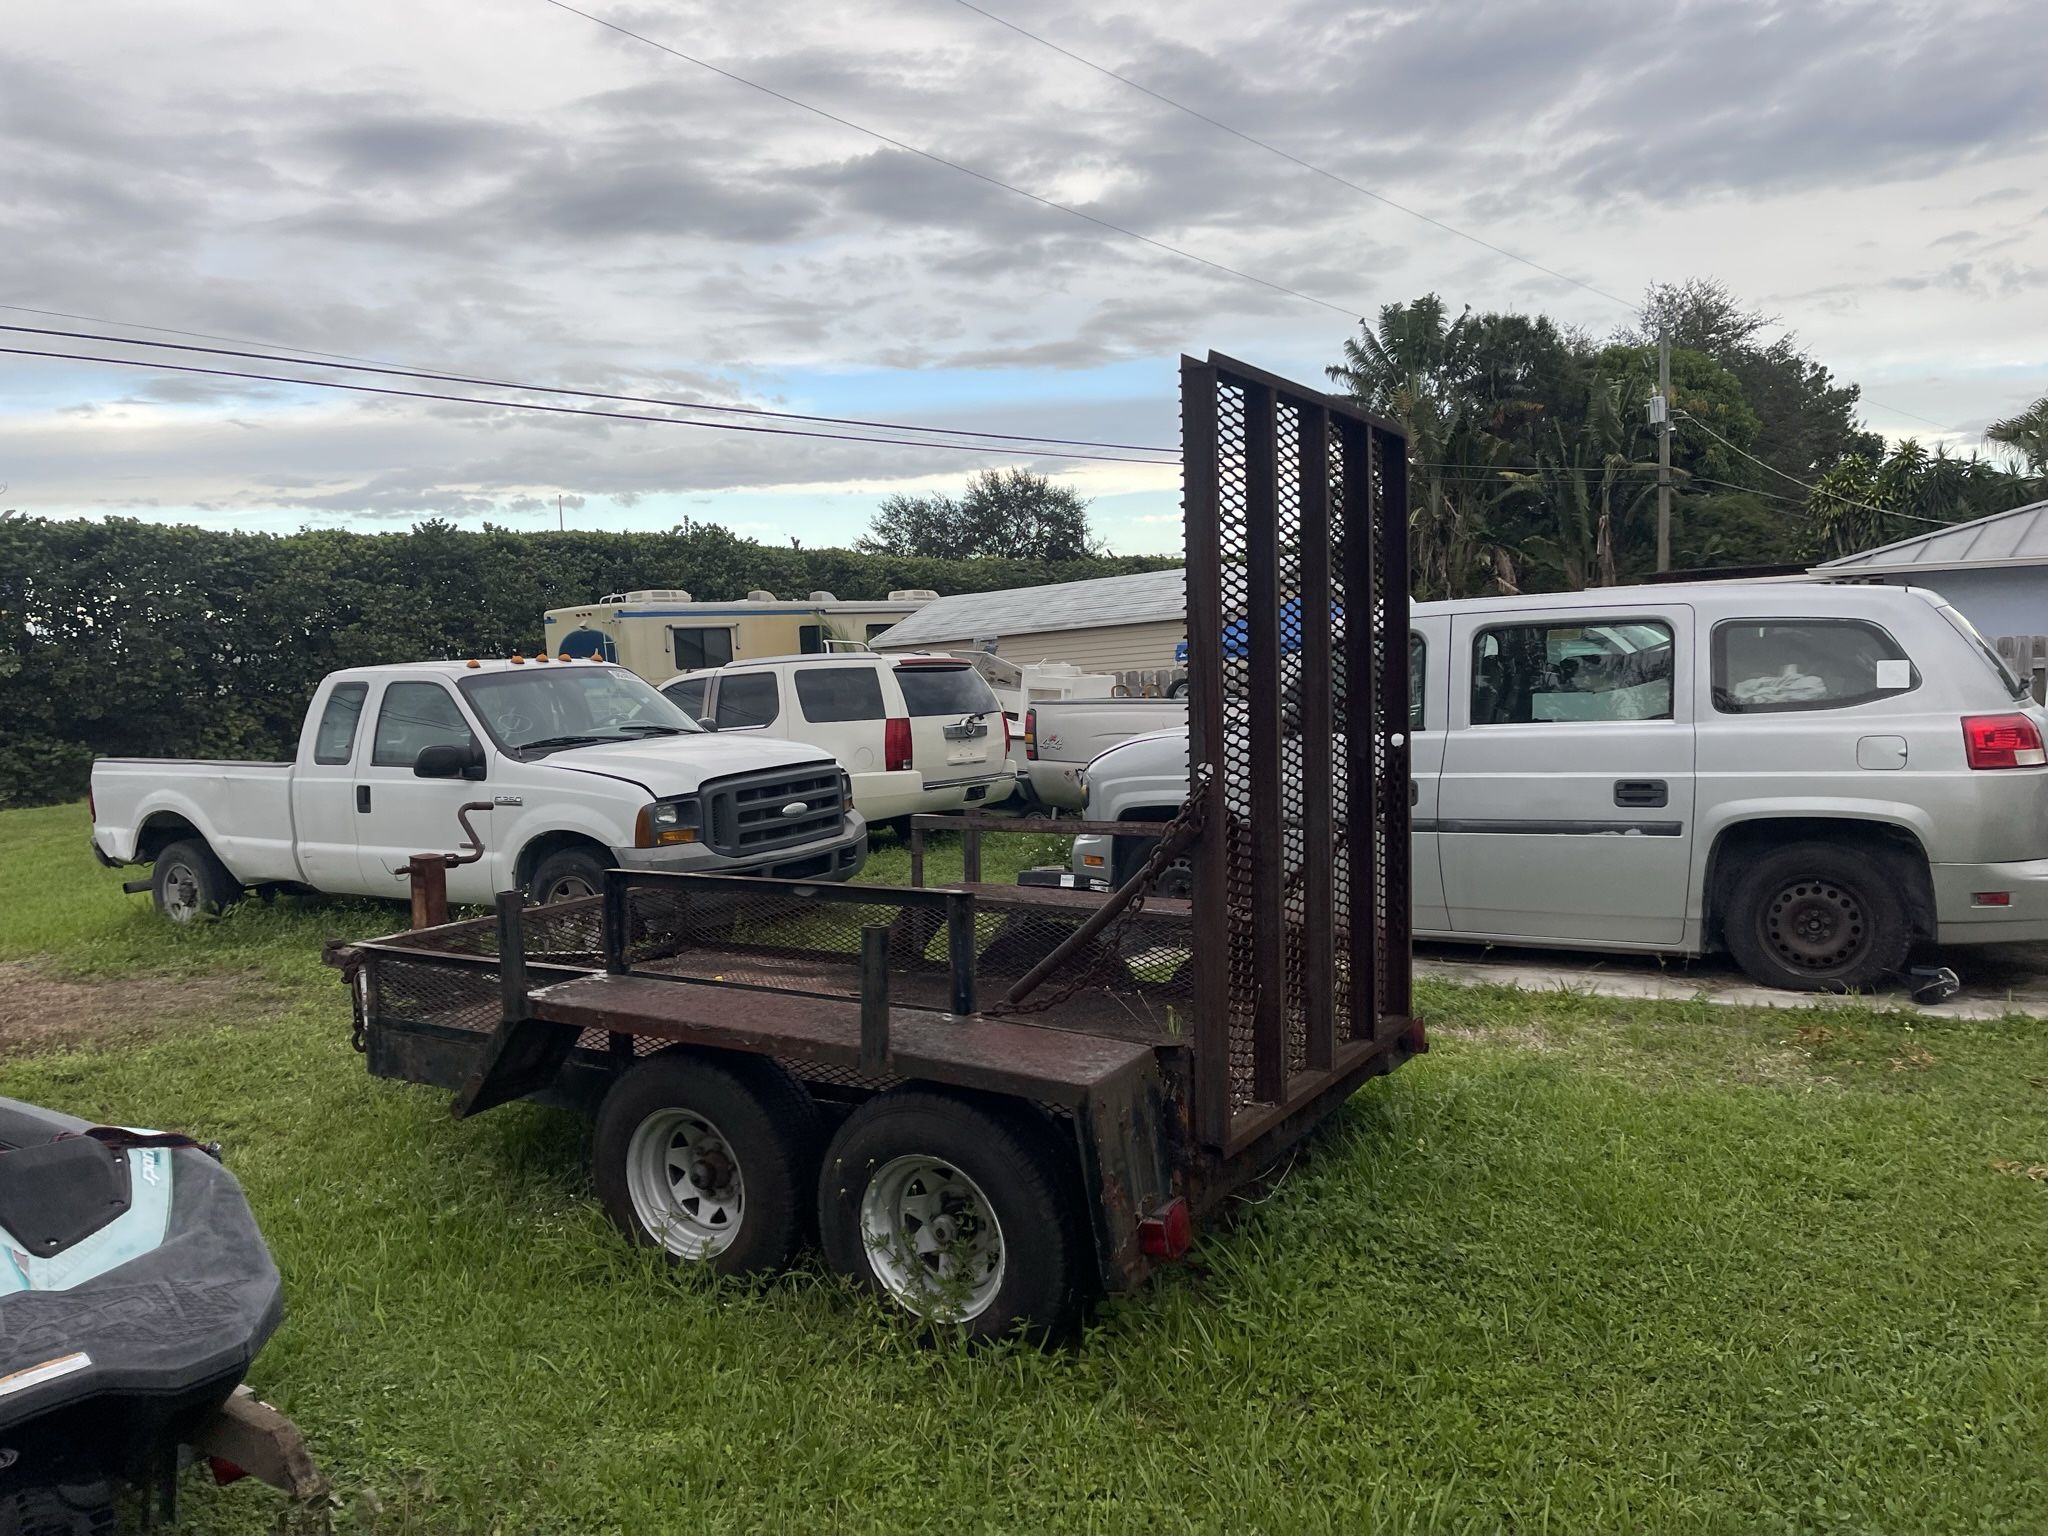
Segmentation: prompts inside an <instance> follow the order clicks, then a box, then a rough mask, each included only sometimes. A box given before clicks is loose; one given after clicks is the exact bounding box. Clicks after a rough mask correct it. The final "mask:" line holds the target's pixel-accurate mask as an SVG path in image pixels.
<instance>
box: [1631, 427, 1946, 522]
mask: <svg viewBox="0 0 2048 1536" xmlns="http://www.w3.org/2000/svg"><path fill="white" fill-rule="evenodd" d="M1671 414H1672V417H1673V419H1674V420H1677V421H1684V422H1690V423H1691V424H1692V425H1693V426H1696V427H1698V428H1699V429H1700V430H1701V431H1702V432H1704V433H1706V434H1707V436H1709V437H1711V438H1712V439H1713V440H1714V441H1715V442H1717V443H1719V444H1720V445H1721V446H1722V447H1724V448H1726V449H1728V450H1729V451H1730V452H1732V453H1738V454H1740V455H1742V457H1743V458H1745V459H1748V460H1749V461H1750V462H1751V463H1752V464H1759V465H1762V466H1763V468H1765V469H1768V470H1769V471H1770V472H1771V473H1772V474H1774V475H1776V476H1777V477H1778V478H1779V479H1780V480H1789V481H1791V482H1792V483H1793V484H1794V485H1796V486H1798V487H1799V489H1801V490H1802V491H1805V492H1806V493H1807V494H1808V495H1809V496H1816V495H1818V496H1827V497H1831V498H1832V499H1834V500H1836V501H1839V502H1841V503H1842V505H1844V506H1847V507H1859V508H1861V509H1862V510H1863V511H1865V512H1875V513H1877V514H1878V515H1879V516H1880V517H1896V518H1900V519H1902V520H1904V521H1906V522H1909V523H1927V524H1930V525H1931V526H1933V527H1936V528H1951V527H1954V526H1955V525H1954V524H1953V523H1952V522H1950V521H1949V520H1948V519H1946V518H1940V517H1922V516H1920V515H1919V514H1918V513H1917V512H1894V511H1892V510H1890V509H1889V508H1886V507H1879V506H1873V505H1872V504H1871V503H1869V502H1867V501H1858V500H1856V499H1855V498H1854V497H1852V496H1844V495H1842V494H1840V493H1839V492H1837V491H1824V490H1822V489H1821V488H1820V487H1819V486H1817V485H1813V484H1810V483H1809V482H1807V481H1805V480H1802V479H1800V478H1799V477H1798V476H1797V475H1793V474H1787V473H1786V472H1785V471H1784V470H1782V469H1780V468H1778V466H1777V465H1775V464H1772V463H1771V462H1769V461H1768V460H1766V459H1760V458H1758V457H1757V456H1756V455H1755V454H1753V453H1751V452H1750V451H1749V450H1748V449H1747V448H1742V447H1738V446H1737V445H1736V444H1734V443H1731V442H1729V441H1728V439H1727V438H1725V437H1723V436H1722V435H1721V434H1720V433H1718V432H1716V431H1715V430H1714V429H1713V428H1712V427H1710V426H1708V425H1707V424H1706V423H1705V422H1704V421H1701V420H1700V419H1699V417H1697V416H1695V415H1693V414H1692V412H1690V411H1673V412H1672V413H1671ZM1786 499H1787V500H1789V499H1790V498H1789V497H1788V498H1786Z"/></svg>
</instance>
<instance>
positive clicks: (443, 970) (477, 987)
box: [371, 952, 502, 1031]
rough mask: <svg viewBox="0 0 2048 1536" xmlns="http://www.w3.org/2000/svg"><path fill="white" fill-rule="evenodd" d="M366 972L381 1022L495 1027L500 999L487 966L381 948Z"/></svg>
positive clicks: (463, 1027)
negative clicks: (444, 961)
mask: <svg viewBox="0 0 2048 1536" xmlns="http://www.w3.org/2000/svg"><path fill="white" fill-rule="evenodd" d="M371 975H372V977H373V978H374V979H375V985H376V992H375V1003H374V1007H375V1013H376V1017H377V1019H378V1020H379V1021H380V1022H382V1023H390V1024H439V1025H443V1026H446V1027H448V1028H452V1029H474V1030H480V1031H482V1030H490V1029H494V1028H496V1027H497V1023H498V1019H499V1016H500V1012H501V1008H502V1005H501V1004H500V1002H499V1000H498V978H497V976H496V974H495V973H493V972H491V971H487V970H481V969H476V968H472V967H469V966H452V965H445V964H444V965H437V964H435V963H434V962H433V960H431V959H430V958H426V957H422V958H421V959H418V960H413V959H409V958H407V957H405V956H403V955H398V954H393V953H389V952H386V953H383V954H379V955H377V956H376V957H375V959H374V961H373V962H372V969H371Z"/></svg>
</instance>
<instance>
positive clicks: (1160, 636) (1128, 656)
mask: <svg viewBox="0 0 2048 1536" xmlns="http://www.w3.org/2000/svg"><path fill="white" fill-rule="evenodd" d="M1186 634H1187V626H1186V625H1185V624H1184V623H1182V622H1180V621H1179V620H1177V619H1176V620H1163V621H1159V622H1155V623H1150V624H1098V625H1091V626H1090V627H1089V628H1087V629H1062V630H1048V631H1045V632H1044V633H1041V634H1029V635H1004V636H1002V637H1001V638H1000V639H999V640H998V642H997V644H996V653H997V654H998V655H1000V656H1002V657H1004V658H1005V659H1006V660H1009V661H1015V662H1033V661H1064V662H1069V663H1071V664H1072V665H1074V666H1077V667H1080V668H1082V669H1083V670H1085V671H1089V672H1124V671H1135V670H1137V669H1140V668H1146V667H1170V666H1172V665H1173V651H1174V647H1175V646H1177V645H1179V644H1180V642H1181V640H1182V639H1183V638H1184V637H1185V636H1186ZM973 648H974V642H973V641H971V640H957V641H951V642H946V643H936V642H935V643H931V644H927V645H922V646H918V645H907V646H891V645H888V644H886V643H884V644H881V645H878V646H877V647H876V649H877V650H882V651H896V650H903V651H914V650H930V651H966V650H972V649H973Z"/></svg>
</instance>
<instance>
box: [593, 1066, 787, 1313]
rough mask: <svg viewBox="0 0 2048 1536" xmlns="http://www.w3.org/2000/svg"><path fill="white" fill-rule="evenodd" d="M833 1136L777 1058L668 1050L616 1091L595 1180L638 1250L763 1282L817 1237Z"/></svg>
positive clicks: (602, 1121) (606, 1114) (601, 1134)
mask: <svg viewBox="0 0 2048 1536" xmlns="http://www.w3.org/2000/svg"><path fill="white" fill-rule="evenodd" d="M823 1139H824V1138H823V1136H822V1134H821V1132H820V1130H819V1126H818V1109H817V1106H816V1105H815V1104H813V1103H812V1102H811V1098H810V1095H808V1094H807V1093H805V1092H804V1091H803V1089H802V1088H800V1087H798V1086H797V1084H796V1081H795V1080H794V1079H793V1078H791V1077H790V1075H789V1074H788V1073H787V1072H784V1071H783V1070H782V1068H780V1067H779V1066H777V1065H776V1064H775V1063H774V1062H772V1061H769V1060H767V1059H765V1058H759V1057H756V1058H747V1057H714V1056H711V1055H708V1054H705V1053H702V1052H698V1051H690V1050H674V1051H664V1052H663V1053H662V1054H661V1055H659V1056H650V1057H648V1058H647V1059H646V1060H645V1061H642V1062H640V1063H638V1064H637V1065H635V1066H633V1067H630V1068H628V1069H627V1071H626V1072H625V1074H624V1075H623V1076H622V1077H620V1078H619V1080H618V1081H617V1082H616V1083H614V1084H612V1087H611V1090H610V1091H609V1092H608V1093H606V1094H605V1098H604V1103H603V1104H602V1105H601V1106H600V1107H599V1109H598V1112H597V1133H596V1137H595V1139H594V1141H593V1144H592V1151H591V1164H592V1174H593V1178H594V1182H595V1183H596V1185H597V1194H598V1198H599V1199H600V1200H601V1201H603V1203H604V1208H605V1213H606V1214H607V1215H609V1216H610V1217H611V1219H612V1221H613V1223H614V1224H615V1225H616V1226H617V1227H618V1228H619V1230H620V1231H622V1232H624V1233H625V1234H626V1236H627V1237H628V1238H630V1239H631V1240H632V1241H633V1242H635V1243H637V1244H640V1245H642V1246H645V1247H652V1248H660V1249H663V1250H665V1251H666V1252H667V1254H668V1255H669V1258H670V1259H671V1260H672V1261H673V1262H676V1263H702V1264H708V1265H709V1267H710V1268H711V1269H713V1270H715V1271H717V1272H718V1273H719V1274H724V1275H741V1274H756V1273H760V1272H763V1271H769V1270H775V1269H780V1268H781V1267H782V1266H783V1265H785V1264H787V1263H788V1262H789V1260H790V1258H791V1257H792V1256H793V1255H794V1254H795V1253H796V1251H797V1249H798V1248H799V1247H800V1246H801V1245H802V1244H803V1241H804V1239H805V1237H806V1236H807V1235H808V1233H809V1229H810V1216H811V1211H810V1198H809V1197H810V1191H811V1187H812V1180H814V1179H815V1178H816V1177H817V1169H818V1148H819V1145H820V1143H821V1142H822V1141H823Z"/></svg>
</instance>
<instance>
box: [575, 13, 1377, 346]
mask: <svg viewBox="0 0 2048 1536" xmlns="http://www.w3.org/2000/svg"><path fill="white" fill-rule="evenodd" d="M541 3H542V4H544V5H551V6H553V7H554V8H555V9H556V10H558V11H567V12H568V13H569V14H570V15H571V16H581V17H582V18H583V19H584V20H585V21H588V22H592V23H594V24H595V25H597V26H600V27H603V28H604V29H605V30H606V31H608V32H616V33H617V34H618V35H619V36H621V37H628V38H631V39H632V40H633V41H634V42H636V43H641V44H644V45H645V46H647V47H649V48H653V49H656V50H658V51H659V52H662V53H665V54H668V55H669V56H670V57H672V58H677V59H681V60H682V61H683V62H684V63H685V64H694V65H695V66H696V67H697V68H699V69H703V70H708V71H710V72H711V73H712V74H714V75H718V76H720V77H721V78H723V79H726V80H730V81H732V82H733V83H734V84H735V85H744V86H745V87H746V88H747V89H748V90H750V91H759V92H760V93H761V94H762V95H764V96H772V97H774V98H775V100H777V101H780V102H786V103H787V104H788V105H790V106H792V107H796V108H798V109H799V110H801V111H804V112H809V113H810V114H811V115H812V116H814V117H821V118H823V119H825V121H826V122H828V123H837V124H838V125H839V126H840V127H842V128H851V129H852V130H853V131H854V132H856V133H863V134H866V135H867V136H868V137H869V138H871V139H875V140H878V141H879V142H881V143H883V144H887V145H889V146H890V147H891V148H893V149H900V150H902V151H904V152H905V153H906V154H912V155H916V156H917V157H918V158H919V159H922V160H929V161H930V162H931V163H932V164H934V165H942V166H944V167H946V169H948V170H951V171H958V172H960V173H961V174H962V175H963V176H972V177H973V178H974V179H975V180H976V181H981V182H986V183H987V184H988V185H990V186H992V187H1000V188H1001V189H1002V190H1003V191H1005V192H1011V193H1015V194H1016V195H1017V196H1018V197H1023V198H1028V199H1030V200H1031V201H1032V202H1034V203H1037V204H1039V205H1040V206H1041V207H1045V208H1051V209H1054V210H1056V211H1057V212H1060V213H1065V214H1071V215H1072V216H1073V217H1074V218H1077V219H1085V220H1086V221H1087V222H1088V223H1090V224H1093V225H1095V226H1097V227H1098V228H1101V229H1106V230H1109V231H1111V232H1112V233H1114V234H1119V235H1123V236H1125V237H1127V238H1129V239H1132V240H1137V241H1141V242H1143V243H1144V244H1146V245H1149V246H1151V247H1152V248H1153V249H1155V250H1160V251H1165V252H1167V253H1168V254H1169V255H1173V256H1178V257H1180V258H1181V259H1182V260H1183V261H1192V262H1195V263H1197V264H1198V265H1200V266H1204V267H1208V268H1209V269H1210V270H1211V271H1215V272H1222V273H1226V274H1228V275H1229V276H1231V277H1236V278H1242V279H1243V280H1244V281H1245V282H1248V283H1257V284H1258V285H1259V286H1260V287H1261V288H1270V289H1271V290H1272V291H1273V292H1275V293H1284V294H1286V295H1287V296H1288V297H1289V298H1294V299H1300V300H1302V301H1303V302H1304V303H1308V304H1316V305H1320V306H1321V307H1322V308H1324V309H1327V310H1331V311H1333V312H1335V313H1337V314H1340V315H1342V316H1344V318H1345V319H1347V320H1357V319H1359V318H1360V316H1361V314H1362V311H1361V310H1360V309H1359V308H1358V307H1357V306H1355V305H1350V304H1339V303H1336V302H1335V301H1334V300H1331V299H1325V298H1319V297H1318V296H1317V295H1315V294H1313V293H1305V292H1303V291H1302V290H1301V289H1299V288H1294V287H1290V286H1289V285H1288V284H1286V283H1282V282H1277V281H1275V280H1274V279H1272V278H1270V277H1260V276H1259V275H1258V274H1257V273H1256V272H1247V271H1245V270H1244V269H1243V268H1241V267H1233V266H1230V265H1228V264H1226V263H1224V262H1220V261H1214V260H1212V259H1210V258H1209V257H1207V256H1201V255H1197V254H1196V253H1195V252H1193V251H1190V250H1188V249H1186V248H1185V247H1184V246H1178V245H1174V244H1172V243H1171V242H1170V241H1166V240H1160V239H1157V238H1155V237H1154V236H1152V235H1147V234H1142V233H1140V232H1139V231H1138V230H1135V229H1132V228H1130V227H1129V226H1127V225H1123V224H1118V223H1116V222H1114V221H1113V220H1110V219H1105V218H1102V217H1101V216H1100V215H1098V214H1093V213H1089V212H1087V211H1086V210H1085V209H1081V208H1076V207H1075V206H1074V205H1073V204H1071V203H1062V202H1060V201H1058V200H1057V199H1056V198H1050V197H1045V196H1043V195H1041V194H1039V193H1037V192H1033V191H1030V190H1029V189H1027V188H1025V187H1020V186H1018V185H1017V184H1016V183H1015V182H1010V181H1004V180H1003V179H1002V178H1001V177H1000V176H994V175H991V174H990V173H989V172H987V171H981V170H976V169H975V168H974V167H973V166H971V165H966V164H963V163H962V162H960V161H958V160H951V159H948V158H947V157H946V156H944V155H941V154H938V153H936V152H935V151H933V150H929V149H921V148H919V147H918V146H917V145H915V144H912V143H909V142H908V141H907V140H904V139H899V138H897V137H895V136H894V135H893V134H887V133H884V132H882V131H881V130H880V129H879V128H870V127H868V126H867V125H866V124H865V123H857V122H855V121H854V120H853V119H852V118H850V117H841V116H840V115H839V114H838V113H836V112H831V111H827V110H826V109H825V108H824V107H818V106H813V105H812V104H811V103H810V102H808V101H804V100H801V99H800V98H798V97H795V96H791V95H788V94H787V93H785V92H783V91H778V90H776V89H775V88H774V87H773V86H768V85H763V84H761V82H760V81H758V80H749V79H748V78H747V77H746V76H745V75H740V74H735V73H734V72H733V71H732V70H729V69H724V68H721V67H720V66H719V65H716V64H713V63H711V62H710V61H709V60H707V59H700V58H698V57H697V56H696V55H695V54H692V53H685V52H683V50H682V49H680V48H676V47H673V46H671V45H670V44H668V43H664V42H662V41H661V40H660V39H658V38H653V37H649V36H648V35H647V34H646V33H644V32H635V31H634V30H633V29H632V28H631V27H625V26H621V25H619V23H617V22H615V21H608V20H606V19H605V18H604V17H602V16H599V15H597V14H595V13H594V12H591V11H586V10H582V9H580V8H579V7H577V6H573V5H570V4H569V3H568V0H541Z"/></svg>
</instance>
